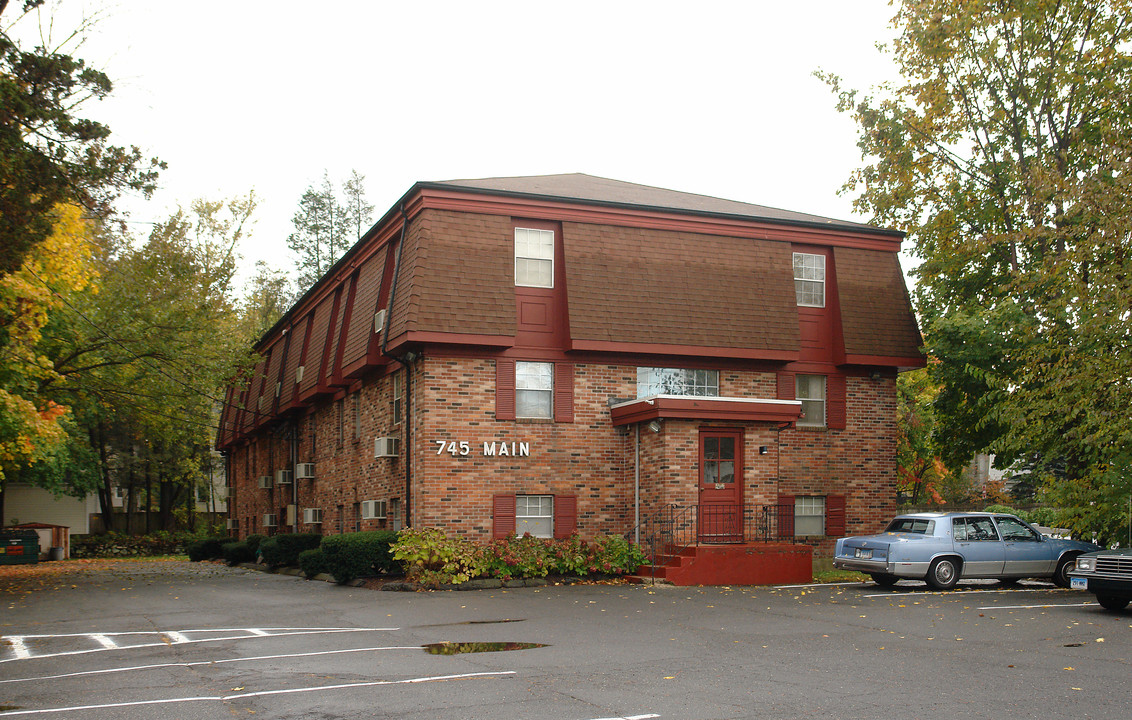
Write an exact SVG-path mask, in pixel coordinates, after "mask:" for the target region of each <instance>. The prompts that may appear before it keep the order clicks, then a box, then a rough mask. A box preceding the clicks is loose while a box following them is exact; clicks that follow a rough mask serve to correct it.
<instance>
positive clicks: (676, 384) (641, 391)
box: [637, 367, 719, 398]
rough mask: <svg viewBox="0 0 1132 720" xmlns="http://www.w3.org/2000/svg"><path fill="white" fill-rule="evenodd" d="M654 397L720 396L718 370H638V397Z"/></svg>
mask: <svg viewBox="0 0 1132 720" xmlns="http://www.w3.org/2000/svg"><path fill="white" fill-rule="evenodd" d="M653 395H694V396H697V397H718V396H719V371H718V370H685V369H680V368H653V367H639V368H637V397H639V398H642V397H651V396H653Z"/></svg>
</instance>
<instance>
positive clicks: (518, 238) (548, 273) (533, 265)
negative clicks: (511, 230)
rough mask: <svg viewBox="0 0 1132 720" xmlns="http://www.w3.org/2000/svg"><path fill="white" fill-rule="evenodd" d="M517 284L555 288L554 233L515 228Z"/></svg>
mask: <svg viewBox="0 0 1132 720" xmlns="http://www.w3.org/2000/svg"><path fill="white" fill-rule="evenodd" d="M515 284H516V285H518V286H521V287H539V288H552V287H554V232H553V231H551V230H535V229H534V228H521V227H517V228H515Z"/></svg>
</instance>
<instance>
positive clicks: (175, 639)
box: [162, 630, 190, 645]
mask: <svg viewBox="0 0 1132 720" xmlns="http://www.w3.org/2000/svg"><path fill="white" fill-rule="evenodd" d="M162 634H163V635H165V637H167V638H169V641H170V642H172V643H173V644H174V645H180V644H182V643H187V642H190V641H189V639H188V638H187V637H186V636H185V635H184V633H179V632H177V631H176V630H169V631H168V632H165V633H162Z"/></svg>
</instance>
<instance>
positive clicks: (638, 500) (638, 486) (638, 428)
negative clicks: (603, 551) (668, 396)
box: [633, 423, 641, 547]
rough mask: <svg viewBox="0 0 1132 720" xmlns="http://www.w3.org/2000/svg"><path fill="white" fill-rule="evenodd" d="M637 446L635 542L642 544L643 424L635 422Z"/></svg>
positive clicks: (635, 462) (634, 455)
mask: <svg viewBox="0 0 1132 720" xmlns="http://www.w3.org/2000/svg"><path fill="white" fill-rule="evenodd" d="M633 430H634V431H635V432H634V435H636V443H635V445H636V447H635V448H634V449H633V544H635V545H637V546H638V547H639V546H640V544H641V424H640V423H633Z"/></svg>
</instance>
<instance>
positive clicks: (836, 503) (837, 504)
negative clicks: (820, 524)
mask: <svg viewBox="0 0 1132 720" xmlns="http://www.w3.org/2000/svg"><path fill="white" fill-rule="evenodd" d="M825 534H826V535H832V536H834V537H841V536H842V535H844V534H845V496H844V495H827V496H826V498H825Z"/></svg>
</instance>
